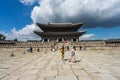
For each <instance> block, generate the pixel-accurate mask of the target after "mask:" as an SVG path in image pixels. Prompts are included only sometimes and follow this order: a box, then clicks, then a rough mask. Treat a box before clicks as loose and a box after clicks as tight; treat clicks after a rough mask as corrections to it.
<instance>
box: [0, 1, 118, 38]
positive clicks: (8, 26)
mask: <svg viewBox="0 0 120 80" xmlns="http://www.w3.org/2000/svg"><path fill="white" fill-rule="evenodd" d="M63 1H64V0H1V1H0V10H1V12H0V33H3V34H5V35H6V36H7V39H14V38H18V39H19V40H28V39H39V37H38V36H36V35H35V34H34V33H33V31H34V30H37V29H38V27H36V26H35V25H34V23H36V22H40V23H48V22H72V23H78V22H81V21H82V22H84V23H85V25H84V26H83V27H82V29H86V30H87V33H86V34H85V35H83V37H81V38H83V39H110V38H120V31H119V30H120V17H119V16H120V14H119V13H120V6H119V5H118V4H117V3H119V0H111V1H110V2H109V3H108V0H104V1H101V0H98V2H97V0H92V1H90V0H81V1H82V2H80V0H76V2H74V0H65V1H64V2H63ZM98 3H99V4H98ZM101 4H102V5H103V6H100V5H101ZM75 5H76V6H75ZM77 5H78V6H77ZM91 5H92V6H91ZM89 6H91V7H90V8H89ZM111 11H112V12H111ZM99 26H100V27H99ZM80 30H81V29H80Z"/></svg>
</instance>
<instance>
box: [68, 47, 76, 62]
mask: <svg viewBox="0 0 120 80" xmlns="http://www.w3.org/2000/svg"><path fill="white" fill-rule="evenodd" d="M75 54H76V48H75V46H73V49H72V50H71V58H70V60H69V62H71V61H72V59H73V60H74V61H73V62H76V60H75Z"/></svg>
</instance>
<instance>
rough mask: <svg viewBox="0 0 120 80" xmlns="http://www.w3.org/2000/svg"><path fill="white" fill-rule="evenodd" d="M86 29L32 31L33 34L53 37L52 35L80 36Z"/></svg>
mask: <svg viewBox="0 0 120 80" xmlns="http://www.w3.org/2000/svg"><path fill="white" fill-rule="evenodd" d="M85 32H86V31H81V32H37V31H34V33H35V34H37V35H39V36H41V37H43V36H45V37H47V36H48V37H53V36H55V37H56V36H57V37H58V36H81V35H83V34H84V33H85Z"/></svg>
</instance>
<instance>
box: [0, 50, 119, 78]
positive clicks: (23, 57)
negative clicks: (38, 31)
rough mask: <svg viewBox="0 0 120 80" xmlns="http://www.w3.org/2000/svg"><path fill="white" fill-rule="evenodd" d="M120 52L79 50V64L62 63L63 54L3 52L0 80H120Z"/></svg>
mask: <svg viewBox="0 0 120 80" xmlns="http://www.w3.org/2000/svg"><path fill="white" fill-rule="evenodd" d="M119 52H120V50H118V51H113V50H94V51H93V50H89V51H77V53H76V60H77V62H76V63H73V62H69V59H70V51H66V52H65V61H64V62H62V61H61V58H60V55H59V51H56V52H46V53H45V52H33V53H28V52H25V54H23V51H21V50H20V51H18V50H17V51H14V52H13V54H14V57H10V54H11V52H10V51H8V50H2V51H0V80H120V53H119Z"/></svg>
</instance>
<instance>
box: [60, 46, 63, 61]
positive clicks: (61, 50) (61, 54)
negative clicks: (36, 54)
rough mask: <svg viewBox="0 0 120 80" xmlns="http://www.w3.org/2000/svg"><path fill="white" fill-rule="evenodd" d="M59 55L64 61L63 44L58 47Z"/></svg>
mask: <svg viewBox="0 0 120 80" xmlns="http://www.w3.org/2000/svg"><path fill="white" fill-rule="evenodd" d="M60 56H61V59H62V61H64V46H63V47H62V48H60Z"/></svg>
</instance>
